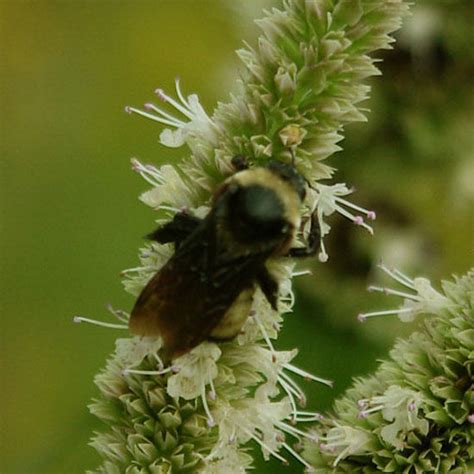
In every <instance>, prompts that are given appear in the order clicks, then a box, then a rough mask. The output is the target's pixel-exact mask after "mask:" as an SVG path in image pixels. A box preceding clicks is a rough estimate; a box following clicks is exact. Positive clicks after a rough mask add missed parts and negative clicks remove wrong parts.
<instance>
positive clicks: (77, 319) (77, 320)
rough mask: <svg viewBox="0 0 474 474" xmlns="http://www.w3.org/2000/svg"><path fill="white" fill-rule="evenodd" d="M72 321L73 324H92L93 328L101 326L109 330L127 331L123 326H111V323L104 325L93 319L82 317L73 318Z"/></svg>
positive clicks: (126, 327)
mask: <svg viewBox="0 0 474 474" xmlns="http://www.w3.org/2000/svg"><path fill="white" fill-rule="evenodd" d="M73 321H74V322H75V323H89V324H94V325H95V326H101V327H104V328H111V329H128V326H126V325H125V324H112V323H105V322H103V321H96V320H95V319H89V318H83V317H82V316H74V318H73Z"/></svg>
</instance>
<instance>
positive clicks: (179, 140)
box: [125, 78, 218, 148]
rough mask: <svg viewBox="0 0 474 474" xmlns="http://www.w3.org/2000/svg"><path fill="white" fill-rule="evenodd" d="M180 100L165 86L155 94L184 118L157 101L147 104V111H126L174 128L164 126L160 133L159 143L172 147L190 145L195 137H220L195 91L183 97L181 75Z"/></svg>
mask: <svg viewBox="0 0 474 474" xmlns="http://www.w3.org/2000/svg"><path fill="white" fill-rule="evenodd" d="M175 87H176V94H177V96H178V98H177V99H173V98H172V97H171V96H169V95H167V94H165V92H164V91H163V90H162V89H156V90H155V93H156V95H157V96H158V97H159V98H160V99H161V100H162V101H163V102H165V103H167V104H169V105H170V106H171V107H172V108H174V113H175V114H176V113H179V114H181V117H177V116H176V115H173V114H170V113H168V112H166V111H165V110H163V109H161V108H160V107H157V106H156V105H155V104H152V103H147V104H145V105H144V108H145V109H146V111H145V110H141V109H137V108H135V107H129V106H127V107H126V108H125V111H126V112H128V113H135V114H138V115H141V116H143V117H146V118H148V119H151V120H153V121H155V122H158V123H161V124H163V125H168V126H170V127H172V128H165V129H164V130H163V131H162V132H161V134H160V143H161V144H162V145H165V146H167V147H170V148H178V147H181V146H183V145H184V144H185V143H187V144H188V145H189V146H190V147H191V148H193V144H194V141H195V139H196V138H198V139H203V138H204V137H205V139H206V140H208V141H209V140H210V141H211V142H215V140H216V139H217V136H218V128H217V126H216V125H215V123H214V122H213V121H212V120H211V118H210V117H209V116H208V115H207V113H206V111H205V110H204V108H203V107H202V105H201V104H200V102H199V98H198V96H197V95H196V94H191V95H189V96H188V97H187V98H185V97H184V95H183V93H182V92H181V88H180V85H179V78H177V79H176V81H175Z"/></svg>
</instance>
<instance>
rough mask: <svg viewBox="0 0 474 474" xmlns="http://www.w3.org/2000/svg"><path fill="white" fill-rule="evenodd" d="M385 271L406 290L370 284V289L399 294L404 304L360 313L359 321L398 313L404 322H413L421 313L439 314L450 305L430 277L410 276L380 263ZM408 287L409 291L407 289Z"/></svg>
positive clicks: (380, 266) (388, 293) (394, 294)
mask: <svg viewBox="0 0 474 474" xmlns="http://www.w3.org/2000/svg"><path fill="white" fill-rule="evenodd" d="M379 268H381V269H382V270H383V271H384V272H385V273H387V274H388V275H389V276H390V277H391V278H393V279H394V280H395V281H396V282H397V283H399V284H400V285H401V286H403V287H404V290H403V291H401V290H397V289H394V288H386V287H379V286H369V291H377V292H381V293H385V294H387V295H393V296H399V297H401V298H403V303H402V305H401V306H400V307H399V308H397V309H389V310H383V311H373V312H370V313H361V314H359V315H358V319H359V321H361V322H363V321H365V320H366V319H367V318H373V317H377V316H387V315H397V316H398V317H399V319H400V320H401V321H403V322H411V321H413V320H414V319H415V317H416V316H417V315H419V314H424V313H426V314H439V313H440V312H441V311H443V310H444V309H445V308H447V307H448V306H449V304H450V303H449V300H448V298H446V296H444V295H442V294H441V293H439V292H438V291H436V290H435V289H434V288H433V287H432V286H431V283H430V281H429V280H428V279H426V278H421V277H417V278H414V279H411V278H409V277H408V276H407V275H405V274H403V273H402V272H400V271H399V270H396V269H393V270H390V269H389V268H387V267H386V266H385V265H379ZM407 289H408V291H406V290H407Z"/></svg>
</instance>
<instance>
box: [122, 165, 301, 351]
mask: <svg viewBox="0 0 474 474" xmlns="http://www.w3.org/2000/svg"><path fill="white" fill-rule="evenodd" d="M303 195H304V181H302V178H301V177H300V176H299V175H298V174H297V173H296V172H295V171H294V169H293V168H291V167H289V166H287V165H283V164H281V163H274V164H271V165H269V166H268V167H266V168H263V167H258V168H254V169H245V170H243V171H240V172H237V173H236V174H234V175H233V176H231V177H230V178H228V179H227V180H226V181H224V183H223V184H222V185H221V186H220V187H219V188H218V189H217V191H216V192H215V194H214V197H213V203H212V208H211V210H210V212H209V213H208V215H207V216H206V217H205V218H204V219H198V218H196V217H193V216H191V215H189V214H186V213H180V214H177V215H176V216H175V217H174V219H173V220H172V221H170V222H169V223H168V224H166V225H165V226H163V227H161V228H158V229H157V230H156V231H155V232H154V233H153V234H151V235H150V238H152V239H154V240H156V241H158V242H160V243H167V242H173V243H174V244H175V252H174V254H173V256H172V257H171V258H170V259H169V260H168V262H166V264H165V265H164V266H163V267H162V268H161V269H160V270H159V271H158V272H157V273H156V274H155V275H154V276H153V277H152V279H151V280H150V281H149V282H148V284H147V285H146V287H145V288H144V289H143V291H142V293H141V294H140V296H139V297H138V299H137V301H136V303H135V306H134V308H133V310H132V313H131V317H130V323H129V324H130V330H131V331H132V332H133V333H135V334H138V335H142V336H160V337H162V339H163V343H164V349H165V351H166V352H167V354H168V356H169V357H171V358H173V357H176V356H179V355H182V354H184V353H186V352H188V351H189V350H191V349H192V348H193V347H195V346H197V345H198V344H199V343H201V342H202V341H204V340H206V339H209V338H214V339H221V340H222V339H230V338H233V337H235V336H236V335H237V334H238V333H239V332H240V330H241V328H242V326H243V324H244V323H245V321H246V319H247V317H248V314H249V312H250V308H251V305H252V300H253V295H254V292H255V288H256V286H257V285H259V286H260V288H261V289H262V291H263V293H264V294H265V296H266V298H267V299H268V301H269V303H270V304H271V305H272V307H273V308H276V304H277V297H278V284H277V283H276V282H275V280H274V279H273V278H272V276H271V275H270V274H269V272H268V270H267V268H266V265H265V263H266V261H267V260H268V259H269V258H270V257H273V256H281V255H287V254H288V253H289V252H290V249H291V245H292V243H293V240H294V237H295V233H296V231H297V230H298V228H299V226H300V215H299V206H300V204H301V199H302V197H303Z"/></svg>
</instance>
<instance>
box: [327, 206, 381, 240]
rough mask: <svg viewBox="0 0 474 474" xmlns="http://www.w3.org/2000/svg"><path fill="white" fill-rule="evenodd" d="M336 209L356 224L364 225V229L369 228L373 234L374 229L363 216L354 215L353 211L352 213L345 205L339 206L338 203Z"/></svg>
mask: <svg viewBox="0 0 474 474" xmlns="http://www.w3.org/2000/svg"><path fill="white" fill-rule="evenodd" d="M335 209H336V211H337V212H339V214H341V215H343V216H344V217H346V218H347V219H349V220H350V221H352V222H354V224H356V225H359V226H361V227H363V228H364V229H367V231H368V232H369V233H370V234H372V235H373V233H374V229H373V228H372V227H371V226H370V225H368V224H367V223H366V222H365V221H364V219H363V218H362V217H361V216H354V215H353V214H352V213H350V212H349V211H347V210H346V209H344V208H343V207H341V206H338V205H337V204H336V206H335Z"/></svg>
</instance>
